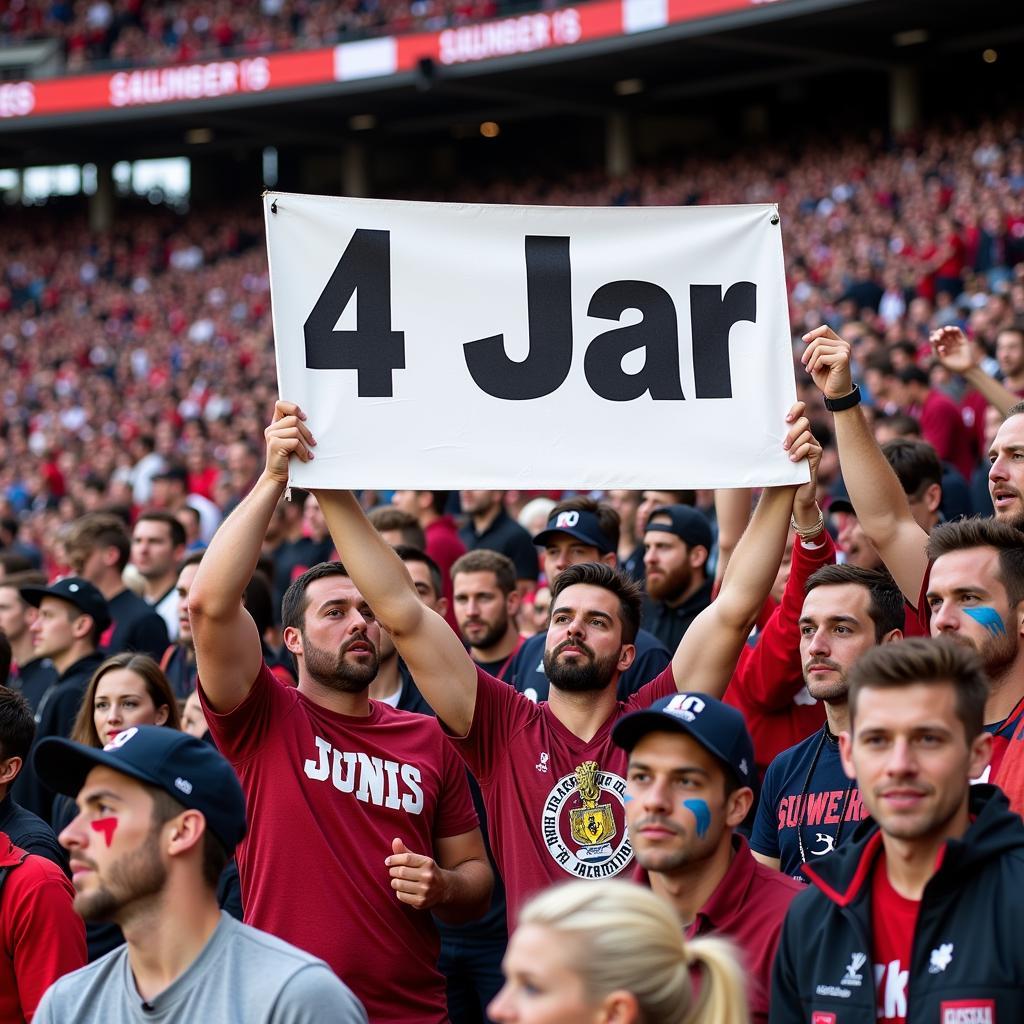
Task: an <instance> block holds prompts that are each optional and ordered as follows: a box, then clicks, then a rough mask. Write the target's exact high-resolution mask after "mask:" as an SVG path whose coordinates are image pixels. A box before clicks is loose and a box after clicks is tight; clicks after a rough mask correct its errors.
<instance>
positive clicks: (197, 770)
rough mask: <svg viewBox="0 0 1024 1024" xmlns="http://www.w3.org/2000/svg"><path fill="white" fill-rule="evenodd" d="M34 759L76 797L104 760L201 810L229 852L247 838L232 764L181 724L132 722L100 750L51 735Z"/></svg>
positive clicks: (48, 779)
mask: <svg viewBox="0 0 1024 1024" xmlns="http://www.w3.org/2000/svg"><path fill="white" fill-rule="evenodd" d="M33 762H34V764H35V769H36V773H37V774H38V775H39V777H40V778H41V779H42V780H43V782H45V783H46V785H47V786H49V787H50V789H52V790H54V791H55V792H57V793H64V794H66V795H67V796H70V797H77V796H78V793H79V791H80V790H81V788H82V786H83V785H85V779H86V776H87V775H88V774H89V772H90V771H92V769H93V768H96V767H97V766H101V765H102V766H103V767H105V768H112V769H113V770H114V771H115V772H121V773H122V774H123V775H128V776H130V777H131V778H133V779H137V780H138V781H139V782H144V783H145V784H146V785H147V786H156V787H157V788H158V789H162V790H163V791H164V792H165V793H169V794H170V795H171V796H173V797H174V799H175V800H177V801H178V803H180V804H182V805H183V806H185V807H188V808H190V809H192V810H195V811H201V812H202V814H203V817H204V818H206V824H207V825H208V826H209V828H210V831H211V832H213V834H214V835H216V836H217V838H218V839H220V841H221V842H222V843H223V844H224V847H225V849H226V850H227V851H228V853H229V854H230V853H231V852H232V851H233V850H234V848H235V847H236V846H237V845H238V844H239V843H240V842H241V841H242V839H244V838H245V833H246V824H245V797H244V796H243V795H242V787H241V784H240V783H239V781H238V776H237V775H235V771H234V769H233V768H232V767H231V765H230V764H228V762H227V761H226V760H225V759H224V757H223V755H222V754H220V753H219V752H218V751H217V749H216V748H215V747H212V746H210V744H209V743H204V742H203V741H202V740H199V739H196V738H195V737H194V736H190V735H189V734H188V733H185V732H179V731H178V730H177V729H169V728H165V727H164V726H161V725H136V726H132V727H131V728H130V729H125V730H124V732H119V733H118V734H117V735H116V736H115V737H114V738H113V739H112V740H111V741H110V742H109V743H108V744H107V745H106V746H105V747H104V748H103V749H102V750H100V749H98V748H97V747H87V746H85V744H83V743H75V742H74V741H73V740H66V739H63V738H62V737H57V736H49V737H47V738H46V739H43V740H40V741H39V746H38V747H37V748H36V752H35V755H34V758H33Z"/></svg>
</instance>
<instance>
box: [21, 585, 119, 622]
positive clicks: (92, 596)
mask: <svg viewBox="0 0 1024 1024" xmlns="http://www.w3.org/2000/svg"><path fill="white" fill-rule="evenodd" d="M18 593H19V594H21V597H22V600H23V601H25V603H26V604H30V605H32V607H33V608H38V607H39V606H40V605H41V604H42V603H43V598H44V597H59V598H60V599H61V600H62V601H67V602H68V604H73V605H74V606H75V607H76V608H77V609H78V610H79V611H80V612H82V613H83V614H85V615H89V616H91V617H92V620H93V622H95V623H96V628H97V629H98V630H99V631H100V632H101V633H102V632H103V630H105V629H106V628H107V626H109V625H110V609H109V607H108V606H107V599H106V598H105V597H104V596H103V595H102V594H101V593H100V591H99V588H98V587H96V586H94V585H93V584H92V583H90V582H89V581H88V580H86V579H82V577H81V576H66V577H65V578H64V579H62V580H57V582H56V583H53V584H51V585H50V586H48V587H22V588H21V589H20V590H19V591H18Z"/></svg>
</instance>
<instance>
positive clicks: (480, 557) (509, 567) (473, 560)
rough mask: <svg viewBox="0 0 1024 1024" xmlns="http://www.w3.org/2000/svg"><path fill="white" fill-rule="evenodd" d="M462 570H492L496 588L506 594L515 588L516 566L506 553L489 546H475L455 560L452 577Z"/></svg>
mask: <svg viewBox="0 0 1024 1024" xmlns="http://www.w3.org/2000/svg"><path fill="white" fill-rule="evenodd" d="M462 572H493V573H494V579H495V582H496V583H497V584H498V589H499V590H500V591H501V592H502V593H503V594H505V595H506V596H508V595H509V594H511V593H512V591H513V590H515V589H516V578H517V576H516V566H515V563H514V562H513V561H512V559H511V558H509V557H508V555H503V554H502V553H501V552H500V551H492V550H491V549H490V548H477V549H476V550H475V551H467V552H466V553H465V554H464V555H462V556H461V557H459V558H457V559H456V560H455V564H454V565H453V566H452V579H453V580H454V579H455V577H456V576H458V575H459V573H462Z"/></svg>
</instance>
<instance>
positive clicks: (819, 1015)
mask: <svg viewBox="0 0 1024 1024" xmlns="http://www.w3.org/2000/svg"><path fill="white" fill-rule="evenodd" d="M838 1019H839V1018H838V1017H836V1015H835V1014H834V1013H829V1012H828V1011H827V1010H815V1011H814V1012H813V1013H812V1014H811V1024H837V1022H838Z"/></svg>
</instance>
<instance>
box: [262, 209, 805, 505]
mask: <svg viewBox="0 0 1024 1024" xmlns="http://www.w3.org/2000/svg"><path fill="white" fill-rule="evenodd" d="M264 208H265V213H266V221H267V247H268V250H269V256H270V285H271V293H272V299H273V312H274V335H275V344H276V347H277V374H278V386H279V390H280V394H281V396H282V397H283V398H287V399H289V400H291V401H294V402H297V403H298V404H299V405H301V406H302V408H303V409H305V410H306V412H307V414H308V416H309V425H310V428H311V430H312V431H313V436H314V437H316V439H317V442H318V443H317V448H316V457H315V459H314V460H313V461H312V462H310V463H307V464H300V463H298V462H295V463H294V464H293V469H292V481H293V483H295V484H296V485H297V486H300V487H357V488H359V487H370V488H391V487H411V488H421V489H428V488H429V489H437V490H448V489H458V488H462V487H493V488H506V487H515V488H539V489H547V488H566V487H570V488H577V489H584V490H585V489H590V488H605V487H633V488H640V487H672V488H675V487H745V486H768V485H772V484H787V483H802V482H804V481H806V479H807V469H806V466H802V465H801V466H795V465H794V464H793V463H791V462H790V461H789V458H788V456H787V454H786V453H785V452H784V451H783V450H782V441H783V438H784V436H785V422H784V419H785V415H786V412H787V410H788V409H789V407H790V405H791V404H792V403H793V402H794V401H795V398H796V387H795V383H794V379H793V356H792V349H791V336H790V329H789V315H788V307H787V297H786V285H785V276H784V271H783V261H782V238H781V227H780V224H779V218H778V213H777V210H776V208H775V207H774V206H768V205H763V206H724V207H685V208H667V209H653V208H642V207H641V208H633V209H622V208H614V209H567V208H558V207H550V208H548V207H511V206H471V205H461V204H445V203H403V202H385V201H375V200H367V199H335V198H330V197H326V196H301V195H291V194H288V193H273V192H271V193H267V194H266V195H265V197H264Z"/></svg>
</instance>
